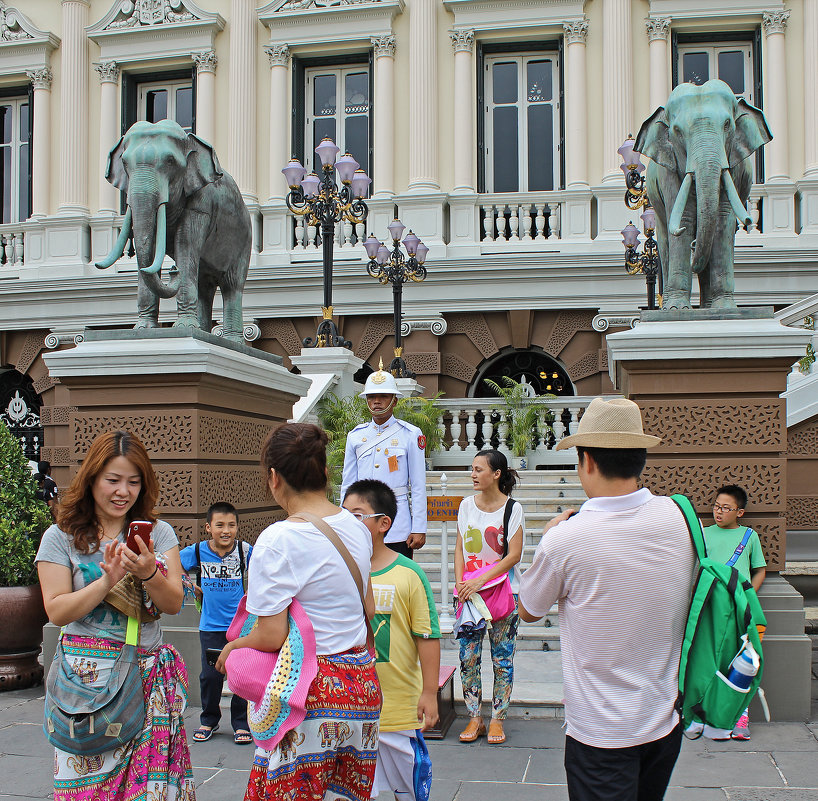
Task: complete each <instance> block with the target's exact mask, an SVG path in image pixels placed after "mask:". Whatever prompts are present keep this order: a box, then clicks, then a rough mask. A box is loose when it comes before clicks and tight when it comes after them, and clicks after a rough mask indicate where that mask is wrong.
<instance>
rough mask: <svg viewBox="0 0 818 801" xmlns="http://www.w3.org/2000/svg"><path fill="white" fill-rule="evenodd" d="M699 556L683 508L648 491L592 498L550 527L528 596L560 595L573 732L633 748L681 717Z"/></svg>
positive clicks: (529, 573) (541, 602)
mask: <svg viewBox="0 0 818 801" xmlns="http://www.w3.org/2000/svg"><path fill="white" fill-rule="evenodd" d="M694 563H695V557H694V553H693V546H692V544H691V542H690V535H689V533H688V531H687V526H686V525H685V522H684V518H683V517H682V513H681V511H680V510H679V507H678V506H676V504H675V503H674V502H673V501H672V500H671V499H670V498H665V497H660V496H655V495H652V494H651V493H650V491H649V490H647V489H640V490H638V491H636V492H633V493H630V494H628V495H621V496H617V497H606V498H592V499H591V500H589V501H586V502H585V504H583V506H582V509H581V510H580V511H579V513H578V514H576V515H574V516H573V517H571V518H569V519H568V520H566V521H564V522H562V523H560V524H559V525H556V526H554V528H552V529H550V530H549V531H547V532H546V533H545V534H544V535H543V538H542V540H541V541H540V544H539V545H538V546H537V550H536V552H535V554H534V561H533V564H532V565H531V567H530V568H529V569H528V570H526V571H525V573H524V574H523V578H522V586H521V588H520V602H521V604H522V605H523V607H524V608H525V609H526V610H527V611H528V612H530V613H531V614H532V615H537V616H542V615H545V614H546V613H547V612H548V610H549V608H550V607H551V605H552V604H553V603H554V602H555V601H559V616H560V644H561V648H562V671H563V687H564V692H565V719H566V723H567V734H568V735H569V736H571V737H573V738H574V739H575V740H579V741H580V742H581V743H585V744H586V745H591V746H596V747H597V748H627V747H629V746H633V745H641V744H643V743H649V742H653V741H654V740H658V739H660V738H661V737H664V736H665V735H667V734H669V733H670V732H671V731H672V730H673V728H674V727H675V726H676V724H677V723H678V722H679V716H678V714H677V713H676V712H675V711H674V709H673V705H674V703H675V701H676V696H677V694H678V679H679V655H680V653H681V647H682V637H683V635H684V626H685V622H686V620H687V610H688V605H689V602H690V590H691V582H692V579H693V571H694Z"/></svg>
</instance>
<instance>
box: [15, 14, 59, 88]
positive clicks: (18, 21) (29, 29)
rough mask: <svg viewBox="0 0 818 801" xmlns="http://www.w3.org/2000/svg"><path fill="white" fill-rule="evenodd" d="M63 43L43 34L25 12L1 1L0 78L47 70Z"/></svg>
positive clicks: (47, 32)
mask: <svg viewBox="0 0 818 801" xmlns="http://www.w3.org/2000/svg"><path fill="white" fill-rule="evenodd" d="M59 44H60V40H59V38H58V37H56V36H55V35H54V34H53V33H50V32H49V31H41V30H40V29H39V28H38V27H37V26H36V25H34V23H33V22H32V21H31V20H30V19H29V18H28V17H27V16H26V15H25V14H23V12H22V11H20V10H19V9H18V8H15V7H14V6H10V5H7V4H6V3H4V2H3V1H2V0H0V75H11V74H17V73H24V72H26V71H27V70H38V69H45V68H47V67H48V62H49V56H50V54H51V51H52V50H54V48H56V47H58V46H59Z"/></svg>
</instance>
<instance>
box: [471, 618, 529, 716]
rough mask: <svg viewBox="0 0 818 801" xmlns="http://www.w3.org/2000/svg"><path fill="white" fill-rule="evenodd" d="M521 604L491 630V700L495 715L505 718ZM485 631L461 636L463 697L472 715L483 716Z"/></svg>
mask: <svg viewBox="0 0 818 801" xmlns="http://www.w3.org/2000/svg"><path fill="white" fill-rule="evenodd" d="M518 623H519V616H518V615H517V607H516V606H515V607H514V611H513V612H512V613H511V614H510V615H508V616H507V617H504V618H501V619H500V620H495V621H494V622H493V623H492V624H491V629H489V632H488V635H489V647H490V649H491V662H492V665H493V667H494V691H493V697H492V700H491V716H492V718H495V719H497V720H505V718H506V715H507V714H508V705H509V702H510V701H511V687H512V685H513V684H514V651H515V650H516V648H517V625H518ZM485 633H486V632H485V631H481V632H479V633H477V634H472V635H465V636H461V637H460V638H459V639H460V680H461V682H462V684H463V700H464V701H465V702H466V709H467V710H468V713H469V717H472V718H475V717H478V716H479V715H480V707H481V706H482V703H483V688H482V684H481V681H480V658H481V651H482V650H483V636H484V635H485Z"/></svg>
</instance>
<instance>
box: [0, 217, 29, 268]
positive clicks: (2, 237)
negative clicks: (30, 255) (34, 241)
mask: <svg viewBox="0 0 818 801" xmlns="http://www.w3.org/2000/svg"><path fill="white" fill-rule="evenodd" d="M24 265H25V232H24V231H23V229H22V226H20V225H19V224H12V225H0V266H2V267H23V266H24Z"/></svg>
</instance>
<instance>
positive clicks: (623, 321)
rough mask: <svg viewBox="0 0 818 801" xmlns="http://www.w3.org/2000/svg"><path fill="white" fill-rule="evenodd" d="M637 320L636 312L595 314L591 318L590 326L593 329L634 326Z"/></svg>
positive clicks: (604, 329) (601, 329) (605, 329)
mask: <svg viewBox="0 0 818 801" xmlns="http://www.w3.org/2000/svg"><path fill="white" fill-rule="evenodd" d="M638 322H639V315H638V314H597V316H596V317H594V319H593V320H591V326H592V327H593V329H594V331H607V330H608V329H609V328H634V327H635V326H636V324H637V323H638Z"/></svg>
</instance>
